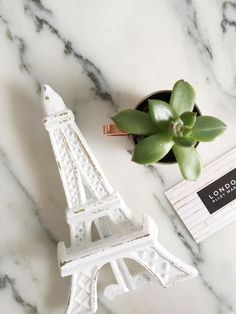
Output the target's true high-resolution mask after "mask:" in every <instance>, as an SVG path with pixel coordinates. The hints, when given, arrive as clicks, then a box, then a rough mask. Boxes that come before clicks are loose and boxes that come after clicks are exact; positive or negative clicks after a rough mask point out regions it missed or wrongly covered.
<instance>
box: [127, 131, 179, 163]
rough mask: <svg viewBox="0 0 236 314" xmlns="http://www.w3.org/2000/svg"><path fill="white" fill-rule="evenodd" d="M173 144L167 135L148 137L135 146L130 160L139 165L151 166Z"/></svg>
mask: <svg viewBox="0 0 236 314" xmlns="http://www.w3.org/2000/svg"><path fill="white" fill-rule="evenodd" d="M173 144H174V143H173V141H172V138H171V137H170V136H169V135H167V134H154V135H150V136H149V137H147V138H145V139H144V140H142V141H141V142H139V143H138V144H137V145H136V146H135V149H134V153H133V157H132V160H133V161H135V162H137V163H139V164H151V163H153V162H156V161H158V160H160V159H162V158H163V157H164V156H165V155H166V154H167V153H168V152H169V151H170V150H171V148H172V146H173Z"/></svg>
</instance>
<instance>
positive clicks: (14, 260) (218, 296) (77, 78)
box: [0, 0, 236, 314]
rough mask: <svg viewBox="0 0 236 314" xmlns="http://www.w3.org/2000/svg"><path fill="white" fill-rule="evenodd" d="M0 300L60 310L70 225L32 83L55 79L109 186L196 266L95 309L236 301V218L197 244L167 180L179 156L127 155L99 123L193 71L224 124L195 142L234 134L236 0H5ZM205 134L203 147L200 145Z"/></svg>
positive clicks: (224, 306)
mask: <svg viewBox="0 0 236 314" xmlns="http://www.w3.org/2000/svg"><path fill="white" fill-rule="evenodd" d="M0 61H1V64H0V104H1V105H0V106H1V112H0V132H1V136H0V157H1V158H0V173H1V176H0V199H1V201H0V313H1V314H23V313H25V314H36V313H39V314H61V313H64V310H65V306H66V298H67V292H68V286H69V280H68V278H66V279H62V278H60V276H59V271H58V269H57V265H56V243H57V241H59V240H62V239H66V240H67V243H68V239H69V234H68V227H67V225H66V222H65V220H64V207H65V198H64V194H63V190H62V187H61V183H60V179H59V175H58V172H57V169H56V165H55V162H54V159H53V154H52V150H51V147H50V143H49V139H48V134H47V133H46V131H45V130H44V128H43V126H42V123H41V119H42V109H41V106H40V100H39V93H38V92H39V86H40V84H42V83H48V84H50V85H51V86H52V87H53V88H54V89H55V90H57V91H58V92H59V93H60V94H61V95H62V96H63V97H64V99H65V101H66V103H67V104H68V106H69V107H70V108H72V110H73V111H74V112H75V114H76V119H77V122H78V124H79V126H80V129H81V131H82V132H83V134H84V136H85V137H86V139H87V140H88V143H89V144H90V146H91V148H92V149H93V151H94V153H95V155H96V156H97V158H98V160H99V161H100V163H101V166H102V168H103V170H104V171H105V173H106V174H107V177H108V178H109V180H110V181H111V183H112V184H113V186H114V187H115V188H116V189H117V190H118V191H119V192H120V193H121V195H122V196H123V197H124V199H125V200H126V202H127V203H128V205H129V206H130V207H131V208H132V210H133V211H135V212H137V214H139V213H141V212H146V213H148V214H150V215H151V216H152V217H153V218H154V219H155V220H156V221H157V223H158V225H159V230H160V241H161V242H162V243H163V244H164V245H165V246H166V247H167V248H168V249H169V250H170V251H172V252H173V253H174V254H176V255H177V256H179V257H180V258H181V259H183V260H185V261H186V262H189V263H190V264H192V265H194V266H195V267H196V268H197V269H198V270H199V277H198V278H197V279H193V280H191V281H187V282H184V283H181V284H179V285H177V286H176V287H174V288H170V289H163V288H161V287H160V286H159V284H158V283H154V284H152V285H151V286H150V287H148V288H143V289H140V290H138V291H135V292H132V293H128V294H126V295H122V296H119V297H117V298H116V299H114V300H113V301H108V300H106V299H105V298H104V297H103V293H102V287H103V286H104V284H105V282H106V280H108V278H109V276H108V270H107V271H104V273H105V274H106V276H105V279H104V277H103V276H102V275H101V276H100V278H99V311H98V314H111V313H114V314H131V313H136V314H146V313H148V314H173V313H174V314H187V313H191V314H233V313H236V295H235V294H236V251H235V238H236V229H235V227H236V224H235V223H234V224H231V225H230V226H228V227H226V228H224V229H223V230H222V231H220V232H218V233H217V234H215V235H214V236H212V237H211V238H209V239H207V240H206V241H204V242H203V243H202V244H200V245H196V244H195V243H194V241H193V240H192V238H191V237H190V236H189V235H188V233H187V231H186V230H185V228H184V227H183V225H182V223H181V222H180V220H179V219H178V217H177V216H176V214H175V213H174V211H173V209H172V208H171V206H170V205H169V203H168V202H167V200H166V198H165V196H164V194H163V191H165V190H166V189H168V188H170V187H172V186H173V185H174V184H175V183H177V182H178V181H180V179H181V177H180V174H179V171H178V169H177V167H176V166H169V167H166V166H163V165H155V166H154V167H148V168H145V167H142V166H139V165H136V164H134V163H131V162H130V154H129V150H130V149H131V148H132V147H131V146H130V143H129V141H128V139H125V138H105V137H104V136H103V135H102V129H101V126H102V124H104V123H107V122H110V119H109V117H110V116H111V115H113V114H114V113H115V112H116V111H117V110H119V109H123V108H128V107H130V108H132V107H134V106H135V104H136V103H137V101H138V100H139V99H140V98H141V97H143V96H144V95H146V94H148V93H150V92H153V91H156V90H159V89H170V88H171V87H172V85H173V83H174V82H175V81H176V80H177V79H180V78H184V79H185V80H187V81H189V82H191V83H192V84H193V86H195V88H196V91H197V102H198V104H199V106H200V108H201V110H202V112H203V113H204V114H211V115H215V116H218V117H220V118H221V119H222V120H224V121H225V122H226V123H227V124H228V126H229V127H228V130H227V132H226V133H225V134H224V135H223V136H222V137H221V138H219V139H218V140H217V141H216V142H214V143H212V144H210V145H209V146H208V144H201V145H200V147H199V151H200V153H201V154H202V158H203V161H204V163H207V162H209V161H211V160H213V159H215V158H216V157H218V156H220V155H222V154H223V153H224V152H226V151H228V150H229V149H230V148H232V147H234V146H235V144H236V125H235V122H236V2H233V1H232V2H231V1H221V0H208V1H200V0H192V1H191V0H182V1H181V0H167V1H161V0H146V1H141V0H120V1H114V0H100V1H95V0H87V1H82V0H71V1H66V0H60V1H58V0H57V1H56V0H45V1H43V0H31V1H29V0H0ZM208 147H209V148H208Z"/></svg>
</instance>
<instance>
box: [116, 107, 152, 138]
mask: <svg viewBox="0 0 236 314" xmlns="http://www.w3.org/2000/svg"><path fill="white" fill-rule="evenodd" d="M112 120H113V121H114V122H115V124H116V125H117V127H118V128H119V129H121V130H122V131H125V132H127V133H131V134H141V135H150V134H154V133H156V132H158V130H157V127H156V125H155V124H154V122H153V121H152V119H151V117H150V115H149V114H147V113H145V112H142V111H139V110H133V109H127V110H123V111H121V112H119V113H118V114H117V115H116V116H114V117H113V118H112Z"/></svg>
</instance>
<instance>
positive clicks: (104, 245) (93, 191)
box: [42, 85, 197, 314]
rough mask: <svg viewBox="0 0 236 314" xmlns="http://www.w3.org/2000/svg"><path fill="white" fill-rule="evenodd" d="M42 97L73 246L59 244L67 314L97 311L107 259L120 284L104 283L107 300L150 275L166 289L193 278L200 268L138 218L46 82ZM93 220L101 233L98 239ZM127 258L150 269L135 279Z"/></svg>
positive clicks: (151, 223)
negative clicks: (68, 279)
mask: <svg viewBox="0 0 236 314" xmlns="http://www.w3.org/2000/svg"><path fill="white" fill-rule="evenodd" d="M42 101H43V107H44V109H45V111H46V114H47V117H46V118H45V119H44V125H45V127H46V129H47V131H48V132H49V135H50V139H51V143H52V147H53V150H54V154H55V158H56V161H57V165H58V169H59V171H60V175H61V179H62V183H63V186H64V189H65V193H66V197H67V202H68V208H67V210H66V216H67V222H68V223H69V226H70V230H71V247H70V248H68V249H67V248H66V247H65V245H64V243H63V242H60V243H59V244H58V262H59V266H60V270H61V275H62V276H69V275H72V281H71V292H70V298H69V305H68V310H67V313H68V314H76V313H95V312H96V310H97V287H96V284H97V276H98V271H99V269H100V268H101V267H102V266H103V265H105V264H107V263H111V267H112V270H113V272H114V275H115V278H116V280H117V285H111V286H108V287H106V289H105V294H106V296H107V297H108V298H113V297H114V296H116V295H117V294H120V293H123V292H126V291H129V290H134V289H136V288H138V287H140V285H142V284H144V283H147V282H150V280H151V276H153V277H154V278H156V279H158V280H159V282H160V283H161V284H162V285H163V286H164V287H168V286H171V285H173V284H175V283H177V282H178V281H181V280H184V279H188V278H192V277H195V276H196V275H197V271H196V270H195V269H194V268H193V267H191V266H188V265H187V264H185V263H184V262H182V261H180V260H179V259H177V258H176V257H174V256H172V255H171V254H170V253H169V252H168V251H167V250H166V249H165V248H163V247H162V246H161V245H160V243H159V242H158V230H157V226H156V223H155V222H154V221H153V220H152V219H151V218H150V217H149V216H144V218H143V222H142V223H141V224H140V223H137V222H135V221H134V219H133V217H132V214H131V212H130V210H129V208H128V207H127V206H126V205H125V203H124V201H123V200H122V198H121V197H120V196H119V194H117V193H115V192H114V191H113V189H112V187H111V186H110V184H109V183H108V181H107V179H106V178H105V176H104V174H103V173H102V171H101V169H100V167H99V165H98V163H97V161H96V159H95V157H94V156H93V154H92V152H91V151H90V150H89V148H88V146H87V144H86V142H85V140H84V138H83V136H82V134H81V133H80V131H79V129H78V127H77V125H76V124H75V121H74V115H73V113H72V112H71V111H70V110H68V109H67V108H66V106H65V105H64V103H63V101H62V99H61V97H60V96H59V95H57V93H55V92H54V91H53V90H52V89H51V88H50V87H49V86H48V85H44V86H43V88H42ZM63 109H64V110H63ZM93 221H94V222H95V225H96V227H97V230H98V233H99V235H100V239H99V240H97V241H94V242H92V229H91V224H92V222H93ZM112 227H113V229H114V228H115V231H113V232H112ZM123 258H130V259H133V260H135V261H136V262H138V263H139V264H141V265H142V266H143V267H144V268H145V269H146V270H147V271H148V273H147V274H139V275H137V276H136V277H132V276H131V274H130V272H129V270H128V268H127V266H126V264H125V262H124V260H123Z"/></svg>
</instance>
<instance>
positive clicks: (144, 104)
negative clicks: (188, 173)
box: [130, 90, 201, 164]
mask: <svg viewBox="0 0 236 314" xmlns="http://www.w3.org/2000/svg"><path fill="white" fill-rule="evenodd" d="M171 92H172V91H171V90H163V91H159V92H154V93H152V94H150V95H148V96H146V97H144V98H143V99H142V100H141V101H140V102H139V103H138V104H137V106H136V108H135V109H136V110H139V111H143V112H148V99H159V100H162V101H165V102H166V103H168V104H169V102H170V96H171ZM193 112H196V113H197V116H201V112H200V110H199V108H198V106H197V105H196V104H195V105H194V108H193ZM145 137H146V136H145V135H135V134H131V135H130V138H131V140H132V141H133V142H134V144H135V145H136V144H138V143H139V142H141V141H142V140H143V139H144V138H145ZM198 144H199V142H197V143H196V144H195V147H197V146H198ZM158 162H160V163H165V164H166V163H168V164H174V163H176V162H177V161H176V158H175V155H174V153H173V151H172V149H171V150H170V151H169V153H168V154H166V155H165V157H163V158H162V159H161V160H159V161H158Z"/></svg>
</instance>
